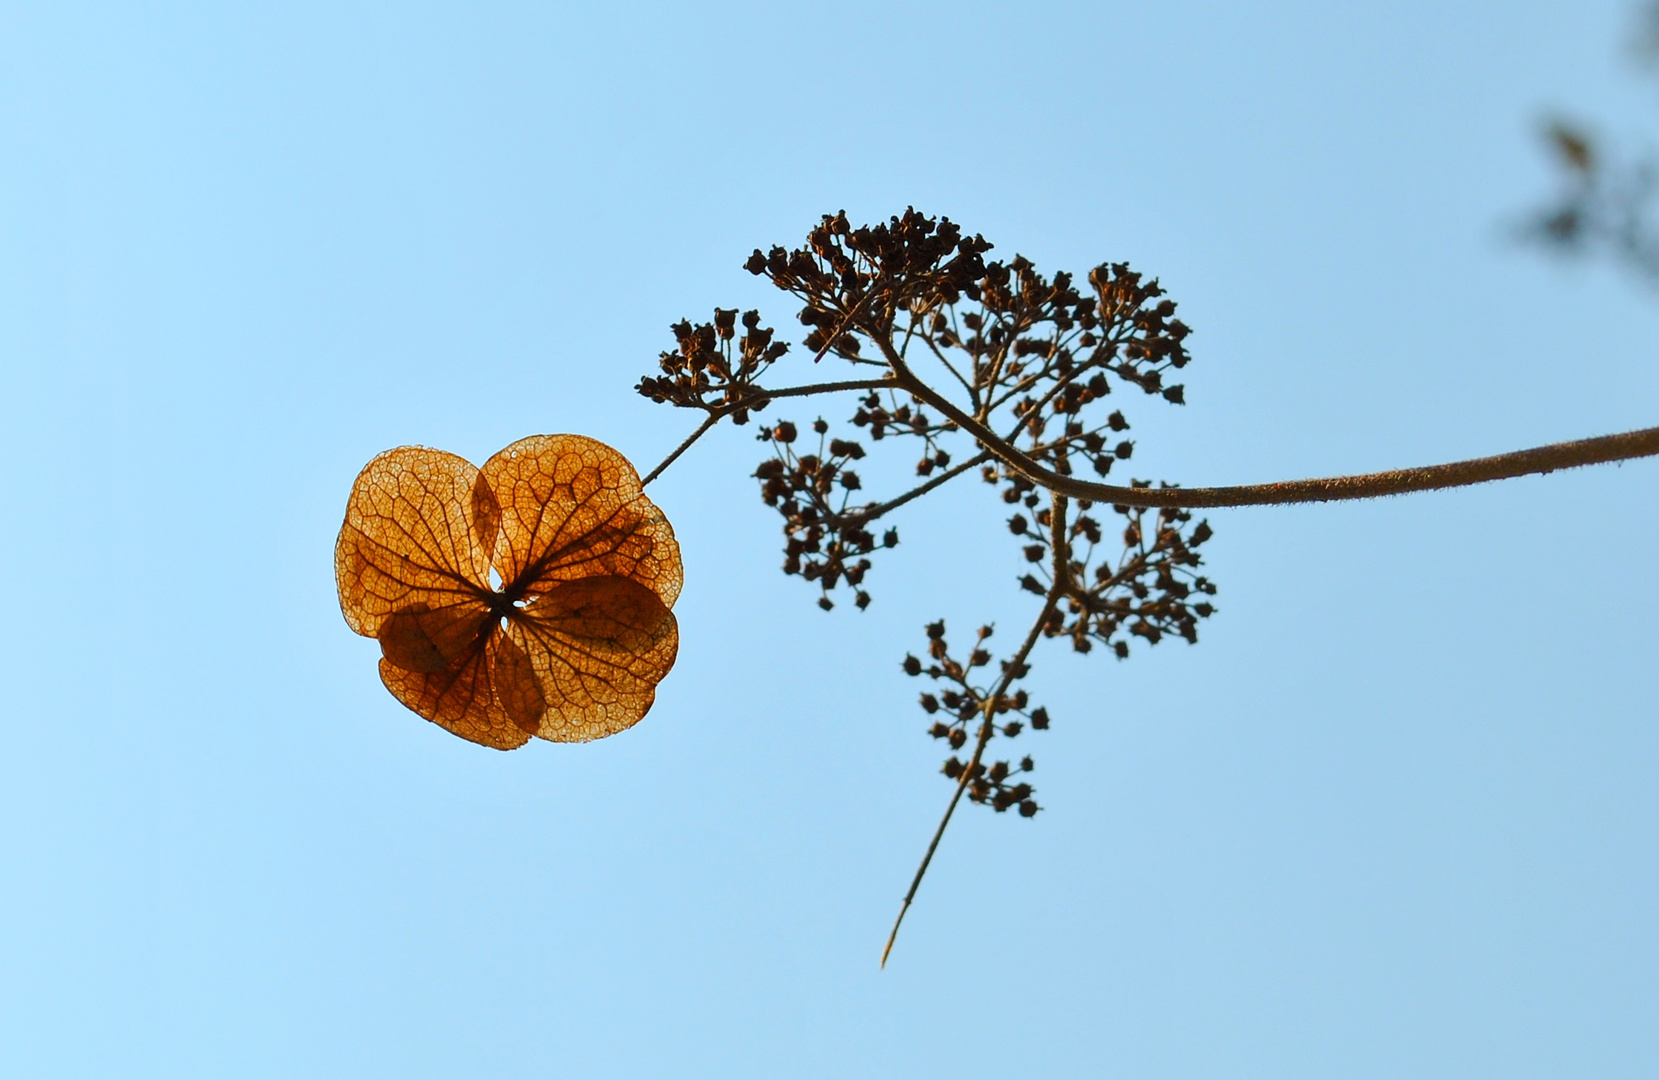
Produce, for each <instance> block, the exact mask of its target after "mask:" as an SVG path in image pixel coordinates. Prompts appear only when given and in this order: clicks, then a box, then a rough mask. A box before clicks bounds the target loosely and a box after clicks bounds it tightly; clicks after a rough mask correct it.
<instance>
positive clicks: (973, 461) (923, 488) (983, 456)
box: [844, 450, 991, 525]
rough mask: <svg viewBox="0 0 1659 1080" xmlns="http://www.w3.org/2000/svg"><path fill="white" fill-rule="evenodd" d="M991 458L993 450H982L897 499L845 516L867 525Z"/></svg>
mask: <svg viewBox="0 0 1659 1080" xmlns="http://www.w3.org/2000/svg"><path fill="white" fill-rule="evenodd" d="M990 460H991V452H990V451H989V450H986V451H982V452H981V453H979V454H976V455H974V456H973V457H971V458H969V459H968V460H967V461H964V462H963V463H962V464H960V465H956V466H953V467H951V468H950V469H949V470H948V471H946V472H942V473H940V474H939V475H938V476H935V477H934V478H933V479H931V480H929V481H928V482H927V483H925V484H917V485H916V486H915V487H913V488H911V489H910V490H909V491H907V492H905V493H904V494H903V495H900V496H899V497H897V498H895V499H889V500H887V501H886V502H884V503H877V504H876V505H875V506H867V507H865V508H864V509H862V510H855V511H853V512H852V513H850V514H846V515H844V516H845V517H846V518H848V519H852V520H855V521H857V522H858V523H859V524H860V525H867V524H869V523H870V522H872V521H874V520H876V519H877V518H879V517H881V516H882V515H883V514H886V513H887V512H888V511H890V510H897V509H898V508H899V507H901V506H903V505H904V504H905V503H907V502H909V501H910V500H911V499H919V498H921V497H922V496H923V495H926V494H927V493H928V492H930V491H932V490H933V489H934V488H936V487H939V486H941V485H942V484H944V483H946V482H947V481H950V480H954V479H956V478H957V477H958V476H961V475H962V474H963V473H965V472H967V471H968V470H969V469H971V468H973V467H974V466H976V465H983V464H985V463H986V462H987V461H990Z"/></svg>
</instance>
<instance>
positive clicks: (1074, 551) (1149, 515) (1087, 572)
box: [1003, 476, 1216, 660]
mask: <svg viewBox="0 0 1659 1080" xmlns="http://www.w3.org/2000/svg"><path fill="white" fill-rule="evenodd" d="M1005 479H1007V480H1008V487H1007V489H1005V491H1004V493H1003V494H1004V497H1005V498H1006V496H1007V495H1008V494H1009V493H1010V492H1019V491H1021V490H1022V488H1023V485H1021V483H1020V481H1021V480H1023V479H1024V478H1023V477H1017V476H1015V477H1006V478H1005ZM1131 483H1132V485H1133V486H1135V487H1150V486H1151V485H1150V484H1149V483H1147V482H1146V481H1141V480H1136V481H1132V482H1131ZM1007 501H1009V502H1014V501H1016V500H1014V499H1007ZM1019 501H1021V502H1023V503H1025V505H1026V508H1027V511H1028V512H1030V515H1031V516H1030V518H1029V519H1028V518H1027V517H1026V515H1025V514H1023V513H1016V514H1014V515H1013V516H1012V517H1010V518H1009V519H1008V531H1009V532H1010V533H1012V534H1013V535H1014V536H1016V537H1018V538H1019V539H1020V541H1021V542H1022V547H1021V549H1020V551H1021V554H1022V555H1023V556H1024V557H1025V559H1026V561H1027V562H1030V563H1032V564H1034V565H1033V566H1032V569H1031V571H1030V572H1029V573H1027V574H1026V575H1025V576H1024V577H1022V578H1021V579H1020V586H1021V587H1022V588H1024V589H1025V590H1026V591H1027V592H1031V593H1035V594H1037V595H1038V596H1044V595H1046V594H1047V593H1048V592H1049V590H1050V588H1051V587H1054V585H1055V579H1054V574H1053V571H1052V569H1051V568H1052V567H1053V565H1054V545H1053V539H1052V534H1053V530H1052V529H1051V525H1052V524H1053V511H1052V510H1051V509H1049V508H1047V507H1043V508H1037V507H1038V500H1037V499H1036V498H1035V497H1034V496H1031V495H1026V496H1025V497H1024V498H1023V499H1021V500H1019ZM1076 509H1077V510H1078V513H1077V514H1076V515H1075V516H1074V517H1072V518H1070V519H1069V520H1068V521H1067V523H1066V528H1065V547H1066V550H1065V563H1066V565H1065V568H1064V575H1063V578H1062V580H1061V581H1060V583H1059V590H1058V591H1059V597H1060V599H1061V601H1062V602H1061V603H1060V604H1058V605H1056V606H1055V608H1054V610H1053V611H1051V612H1050V613H1049V615H1048V618H1047V619H1046V620H1045V622H1044V624H1043V633H1044V634H1045V635H1046V636H1048V637H1066V638H1069V639H1070V640H1071V644H1072V648H1073V649H1075V650H1077V651H1078V652H1085V653H1086V652H1088V651H1089V650H1090V649H1092V648H1093V647H1094V645H1095V643H1096V642H1098V643H1100V644H1103V645H1106V646H1107V647H1109V648H1110V649H1111V650H1112V652H1113V655H1115V656H1116V657H1117V658H1118V659H1119V660H1125V659H1128V657H1129V640H1128V638H1129V637H1130V636H1134V637H1140V638H1142V639H1144V640H1145V641H1146V642H1147V644H1149V645H1156V644H1158V642H1159V641H1161V640H1163V638H1164V636H1165V635H1166V634H1174V635H1176V636H1178V637H1181V638H1185V639H1186V640H1187V642H1189V643H1191V644H1197V642H1198V622H1199V620H1200V619H1207V618H1209V617H1210V616H1211V615H1212V614H1214V613H1215V607H1214V605H1212V604H1211V603H1210V602H1209V600H1208V597H1210V596H1213V595H1214V594H1215V591H1216V587H1215V583H1214V582H1212V581H1210V580H1209V578H1207V577H1205V576H1204V575H1202V574H1200V573H1198V572H1197V569H1198V567H1199V566H1201V565H1203V559H1202V558H1201V557H1200V556H1199V554H1198V552H1197V550H1196V549H1197V548H1198V546H1199V545H1201V544H1203V543H1204V541H1206V540H1208V539H1209V538H1210V537H1211V536H1212V535H1213V532H1212V530H1211V529H1210V524H1209V522H1208V521H1199V522H1198V523H1197V524H1196V525H1194V524H1193V523H1192V514H1191V513H1190V512H1188V511H1186V510H1179V509H1173V508H1163V509H1159V510H1156V511H1153V510H1151V509H1148V508H1146V507H1140V506H1124V505H1122V504H1117V505H1114V506H1113V507H1112V508H1111V509H1112V512H1113V513H1114V514H1115V515H1116V516H1117V517H1118V519H1119V523H1121V525H1122V534H1121V535H1122V547H1121V548H1119V547H1118V546H1117V545H1116V544H1115V543H1114V541H1115V540H1116V539H1117V537H1116V536H1115V535H1113V534H1112V533H1111V532H1109V531H1108V527H1103V526H1102V525H1101V523H1100V521H1099V520H1097V519H1096V518H1095V517H1093V516H1091V514H1090V511H1093V510H1095V509H1096V508H1095V506H1094V504H1092V503H1090V502H1089V501H1088V500H1081V501H1079V502H1078V503H1077V504H1076ZM1113 527H1114V528H1115V526H1113ZM1114 553H1115V555H1116V557H1115V558H1114V557H1113V555H1114Z"/></svg>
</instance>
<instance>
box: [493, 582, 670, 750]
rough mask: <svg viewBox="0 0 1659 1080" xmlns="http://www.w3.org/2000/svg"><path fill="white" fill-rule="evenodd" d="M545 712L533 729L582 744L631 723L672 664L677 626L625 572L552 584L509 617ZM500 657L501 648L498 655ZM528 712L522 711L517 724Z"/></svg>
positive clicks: (512, 636) (557, 739) (545, 735)
mask: <svg viewBox="0 0 1659 1080" xmlns="http://www.w3.org/2000/svg"><path fill="white" fill-rule="evenodd" d="M507 636H508V638H509V639H510V640H511V641H512V642H514V643H515V644H516V645H517V646H518V647H519V648H520V649H521V650H522V651H523V654H524V656H525V657H526V658H527V659H528V660H529V663H530V666H531V668H532V670H533V671H534V673H535V678H536V683H537V685H538V688H539V690H540V695H541V699H542V702H543V704H544V711H543V712H542V714H541V716H540V718H539V719H540V723H539V727H538V729H537V731H536V734H537V735H539V736H541V737H542V738H544V739H551V740H552V741H554V742H586V741H587V740H589V739H601V738H604V737H605V736H606V735H614V734H616V733H617V732H619V731H622V730H624V729H625V728H629V727H632V726H633V725H634V724H635V723H637V722H638V721H639V719H640V717H642V716H644V715H645V713H646V711H647V710H649V709H650V708H651V703H652V702H653V701H655V700H656V694H657V691H656V687H657V683H659V682H661V681H662V679H663V676H665V675H667V674H668V671H669V669H670V668H672V667H673V666H674V658H675V656H676V654H677V653H678V651H679V647H680V632H679V627H678V624H677V623H676V622H675V620H674V613H673V612H671V611H669V610H668V608H667V606H666V605H665V604H664V603H663V602H662V600H661V598H660V597H659V596H658V595H657V594H656V593H655V592H653V591H652V590H651V589H649V588H647V587H645V586H644V585H641V584H640V583H639V582H637V581H635V580H633V579H631V578H625V577H613V576H606V577H589V578H582V579H581V580H578V581H571V582H567V583H565V584H562V585H557V586H555V587H554V588H553V589H552V590H551V591H549V592H547V593H545V594H543V595H542V596H541V597H539V598H538V599H537V600H535V601H534V602H533V603H531V604H530V605H528V606H527V607H525V608H524V609H523V610H522V611H521V612H519V613H518V614H516V615H514V616H513V617H511V618H510V619H509V620H508V625H507ZM503 655H504V654H503ZM531 718H532V717H530V716H528V715H526V714H522V713H521V716H520V722H521V723H522V722H524V721H525V720H527V719H531Z"/></svg>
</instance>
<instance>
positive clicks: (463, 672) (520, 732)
mask: <svg viewBox="0 0 1659 1080" xmlns="http://www.w3.org/2000/svg"><path fill="white" fill-rule="evenodd" d="M505 641H506V638H505V637H504V636H503V635H502V634H501V633H499V632H495V633H489V634H487V635H485V636H483V637H480V638H479V639H478V640H477V641H476V643H475V645H474V646H473V647H472V648H471V649H469V650H468V651H467V652H466V653H464V654H463V655H461V656H460V657H458V658H457V659H456V660H455V661H454V662H452V663H451V664H449V665H448V666H447V667H445V668H443V669H441V670H439V671H433V672H419V671H406V670H404V669H403V668H400V667H398V666H397V665H396V664H393V663H392V662H391V661H390V660H384V659H383V660H381V661H380V681H381V682H383V683H385V684H386V689H388V690H390V691H391V692H392V696H393V697H395V698H397V699H398V700H399V701H401V702H403V703H404V704H405V705H407V706H409V708H411V709H413V710H414V711H415V712H417V713H419V714H420V715H421V716H424V717H426V718H427V719H428V720H431V721H432V722H433V723H435V724H440V725H442V726H443V727H444V728H447V729H448V730H449V731H451V732H454V733H455V734H456V735H459V736H460V737H461V738H463V739H466V740H468V741H470V742H475V743H478V744H480V745H482V746H490V747H494V748H495V749H497V750H512V749H515V748H517V747H520V746H523V745H524V744H525V743H526V742H528V741H529V739H530V735H529V733H528V732H526V731H525V730H524V729H523V728H521V727H519V725H517V724H515V723H514V722H513V720H512V718H511V717H509V716H508V715H507V711H506V710H505V709H504V708H503V707H502V705H501V702H500V700H499V699H498V697H497V695H496V692H495V687H494V682H493V679H492V674H493V672H494V670H495V668H496V665H497V656H498V654H499V652H500V649H501V646H502V644H503V643H504V642H505Z"/></svg>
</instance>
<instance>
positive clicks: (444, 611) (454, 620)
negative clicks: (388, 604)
mask: <svg viewBox="0 0 1659 1080" xmlns="http://www.w3.org/2000/svg"><path fill="white" fill-rule="evenodd" d="M489 617H490V609H489V608H488V607H487V606H486V605H485V604H484V603H483V602H482V601H479V600H468V601H465V602H464V603H459V604H452V605H450V606H448V607H441V608H434V607H430V606H428V605H427V604H423V603H415V604H410V605H409V606H408V607H402V608H398V609H397V610H396V611H394V612H392V613H391V615H389V616H387V618H386V621H385V622H384V623H382V624H381V626H380V635H379V637H380V651H381V652H382V653H383V654H385V657H386V659H388V660H390V661H391V662H392V663H393V664H395V665H397V666H398V667H400V668H402V669H403V670H405V671H424V672H428V673H430V672H434V671H442V670H443V669H444V668H446V667H448V666H449V665H450V663H451V662H452V661H454V660H456V659H459V658H460V656H461V655H462V654H463V653H466V652H469V651H470V650H471V649H472V648H473V647H474V646H475V645H476V644H477V642H478V636H479V634H480V633H482V632H483V631H484V623H485V621H486V620H488V619H489Z"/></svg>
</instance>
